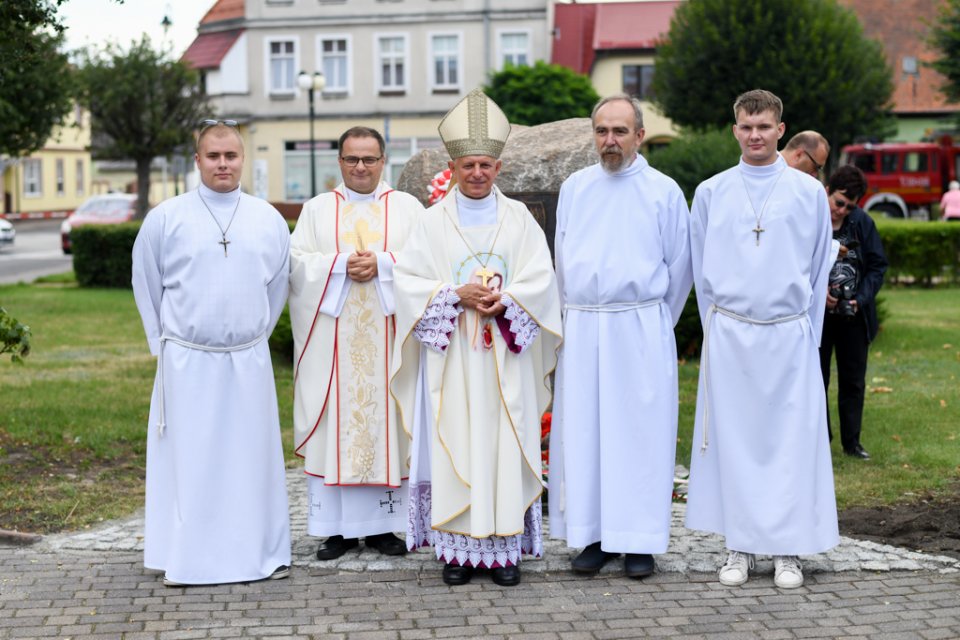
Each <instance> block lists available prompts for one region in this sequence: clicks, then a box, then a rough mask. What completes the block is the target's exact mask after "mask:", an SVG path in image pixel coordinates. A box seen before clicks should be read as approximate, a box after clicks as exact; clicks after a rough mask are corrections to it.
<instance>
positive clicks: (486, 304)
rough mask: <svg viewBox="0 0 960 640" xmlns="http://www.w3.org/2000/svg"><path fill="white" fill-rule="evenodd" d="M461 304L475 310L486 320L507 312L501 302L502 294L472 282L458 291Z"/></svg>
mask: <svg viewBox="0 0 960 640" xmlns="http://www.w3.org/2000/svg"><path fill="white" fill-rule="evenodd" d="M457 295H458V296H460V304H462V305H463V306H464V307H466V308H467V309H474V310H476V312H477V313H479V314H480V315H481V316H482V317H484V318H489V317H493V316H498V315H500V314H501V313H503V312H504V311H506V310H507V308H506V307H505V306H503V304H502V303H501V302H500V293H499V292H497V291H494V290H492V289H490V288H489V287H485V286H483V285H481V284H477V283H475V282H471V283H470V284H465V285H463V286H462V287H460V288H459V289H457Z"/></svg>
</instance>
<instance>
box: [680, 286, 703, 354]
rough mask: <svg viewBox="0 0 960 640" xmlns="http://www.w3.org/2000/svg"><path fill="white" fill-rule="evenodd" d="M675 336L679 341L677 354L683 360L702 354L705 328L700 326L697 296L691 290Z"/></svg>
mask: <svg viewBox="0 0 960 640" xmlns="http://www.w3.org/2000/svg"><path fill="white" fill-rule="evenodd" d="M673 335H674V338H675V339H676V341H677V354H678V355H679V356H680V357H681V358H685V357H690V356H696V355H697V354H699V353H700V343H701V342H703V327H702V326H700V312H699V310H698V309H697V294H696V292H695V291H693V290H691V291H690V295H689V296H687V303H686V304H685V305H684V306H683V313H681V314H680V319H679V320H677V326H676V327H674V328H673Z"/></svg>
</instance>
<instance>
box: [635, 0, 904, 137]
mask: <svg viewBox="0 0 960 640" xmlns="http://www.w3.org/2000/svg"><path fill="white" fill-rule="evenodd" d="M757 88H762V89H767V90H769V91H772V92H773V93H775V94H777V95H778V96H779V97H780V99H781V100H783V103H784V116H783V119H784V122H786V123H787V127H788V130H787V134H786V137H789V136H790V135H791V133H796V132H799V131H802V130H804V129H815V130H817V131H819V132H820V133H822V134H823V135H824V136H826V138H827V139H828V140H829V141H830V143H831V145H832V147H833V149H834V150H838V149H839V148H840V146H841V145H843V144H845V143H848V142H850V141H852V140H854V139H855V138H857V137H864V136H869V137H872V138H883V137H886V136H888V135H891V134H892V133H893V131H894V122H893V119H892V117H891V115H890V108H891V96H892V95H893V81H892V72H891V70H890V67H889V65H888V64H887V61H886V58H885V57H884V54H883V48H882V47H881V45H880V43H879V42H876V41H873V40H869V39H867V38H866V37H865V36H864V34H863V29H862V27H861V25H860V22H859V20H858V19H857V17H856V15H855V14H854V13H853V12H852V11H850V10H849V9H846V8H843V7H841V6H840V5H838V4H837V2H836V0H804V1H803V2H797V0H738V1H737V2H730V1H729V0H690V1H689V2H684V3H681V4H680V5H679V6H678V7H677V9H676V11H675V12H674V15H673V19H672V20H671V23H670V31H669V33H668V35H667V38H666V41H665V42H663V43H662V44H661V45H660V46H659V47H658V49H657V60H656V72H655V74H654V79H653V90H654V94H655V96H656V97H655V100H656V102H657V103H658V104H659V106H660V107H661V109H662V110H663V112H664V113H665V114H666V115H667V116H668V117H669V118H671V119H672V120H673V121H674V122H675V123H677V124H679V125H682V126H688V127H692V128H695V129H700V130H703V129H707V128H713V127H720V126H730V125H731V124H732V123H733V112H732V109H731V108H732V106H733V102H734V100H735V99H736V97H737V96H738V95H739V94H741V93H743V92H744V91H749V90H751V89H757Z"/></svg>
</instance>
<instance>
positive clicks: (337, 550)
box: [317, 536, 360, 560]
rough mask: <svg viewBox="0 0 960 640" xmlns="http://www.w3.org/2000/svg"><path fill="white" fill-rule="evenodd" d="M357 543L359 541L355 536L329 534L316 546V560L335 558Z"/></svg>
mask: <svg viewBox="0 0 960 640" xmlns="http://www.w3.org/2000/svg"><path fill="white" fill-rule="evenodd" d="M359 544H360V541H359V540H357V539H356V538H344V537H343V536H330V537H329V538H327V539H326V540H324V541H323V542H321V543H320V546H319V547H317V560H336V559H337V558H339V557H340V556H342V555H343V554H345V553H346V552H347V551H349V550H350V549H353V548H355V547H356V546H357V545H359Z"/></svg>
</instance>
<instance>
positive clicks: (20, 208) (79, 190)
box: [0, 107, 91, 218]
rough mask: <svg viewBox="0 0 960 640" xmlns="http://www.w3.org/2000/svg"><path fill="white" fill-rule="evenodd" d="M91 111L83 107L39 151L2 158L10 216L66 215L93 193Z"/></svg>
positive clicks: (6, 214)
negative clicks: (91, 181) (91, 191)
mask: <svg viewBox="0 0 960 640" xmlns="http://www.w3.org/2000/svg"><path fill="white" fill-rule="evenodd" d="M89 149H90V114H89V113H87V112H85V111H83V110H82V109H81V108H80V107H75V108H74V110H73V111H72V112H71V113H70V114H69V115H68V116H67V118H66V119H65V121H64V124H63V126H60V127H57V128H55V129H54V131H53V134H52V135H51V136H50V139H49V140H48V141H47V144H45V145H44V147H43V148H42V149H40V150H39V151H37V152H35V153H33V154H31V155H29V156H26V157H23V158H8V159H4V160H2V161H0V167H2V172H3V175H2V180H0V190H2V193H3V202H2V209H0V213H3V214H4V217H7V218H27V217H62V216H65V215H67V214H69V213H70V212H71V211H73V210H74V209H75V208H77V206H78V205H80V203H82V202H83V201H84V200H85V199H86V198H87V197H89V196H90V174H91V161H90V151H89Z"/></svg>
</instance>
